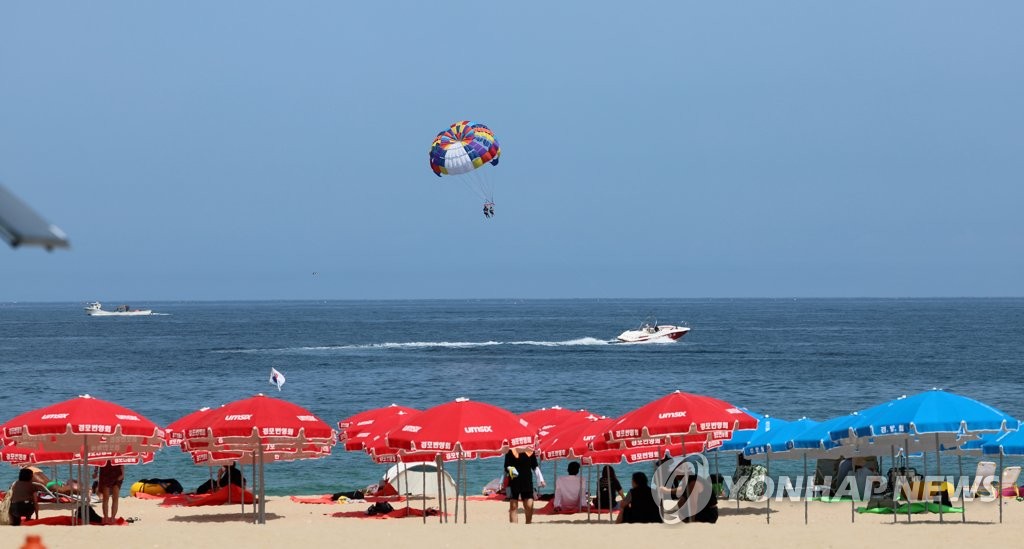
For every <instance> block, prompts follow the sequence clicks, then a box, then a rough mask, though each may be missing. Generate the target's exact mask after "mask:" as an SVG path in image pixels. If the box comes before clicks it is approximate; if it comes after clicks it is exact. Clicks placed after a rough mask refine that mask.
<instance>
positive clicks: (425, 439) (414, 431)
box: [386, 398, 536, 453]
mask: <svg viewBox="0 0 1024 549" xmlns="http://www.w3.org/2000/svg"><path fill="white" fill-rule="evenodd" d="M535 442H536V432H535V430H534V429H533V428H532V427H531V426H530V424H529V423H527V422H526V421H524V420H522V419H520V418H519V417H518V416H516V415H515V414H513V413H512V412H509V411H508V410H505V409H503V408H499V407H497V406H494V405H491V404H486V403H483V402H474V401H470V400H468V399H463V398H460V399H457V400H455V401H454V402H448V403H445V404H441V405H438V406H434V407H433V408H430V409H429V410H426V411H424V412H422V413H420V414H419V415H417V416H415V417H413V418H412V419H410V420H409V421H408V422H406V423H405V424H403V425H401V426H400V427H396V428H395V429H394V430H392V431H391V432H389V433H388V434H387V437H386V443H387V445H388V446H389V447H391V448H395V449H397V450H402V451H405V452H435V453H443V452H459V451H463V452H474V451H485V452H487V451H489V452H496V451H501V450H505V449H507V448H511V447H524V446H533V445H534V443H535Z"/></svg>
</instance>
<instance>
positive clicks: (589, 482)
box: [587, 464, 594, 522]
mask: <svg viewBox="0 0 1024 549" xmlns="http://www.w3.org/2000/svg"><path fill="white" fill-rule="evenodd" d="M593 472H594V466H593V465H592V464H591V465H587V522H590V487H591V486H593V482H592V480H593V479H592V473H593Z"/></svg>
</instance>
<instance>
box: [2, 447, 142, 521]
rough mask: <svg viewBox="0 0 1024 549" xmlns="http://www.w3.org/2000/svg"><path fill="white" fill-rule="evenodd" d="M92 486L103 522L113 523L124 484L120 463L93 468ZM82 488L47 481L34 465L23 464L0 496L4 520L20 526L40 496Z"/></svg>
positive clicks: (74, 483)
mask: <svg viewBox="0 0 1024 549" xmlns="http://www.w3.org/2000/svg"><path fill="white" fill-rule="evenodd" d="M92 477H93V479H94V484H93V487H94V488H93V489H94V491H95V492H97V493H99V494H100V497H101V499H102V508H103V516H102V518H101V520H102V522H103V524H113V523H114V522H115V521H116V520H117V503H118V500H119V499H120V497H121V485H122V484H123V483H124V466H122V465H114V464H112V463H110V462H109V461H108V462H107V463H106V464H105V465H103V466H101V467H96V468H95V469H94V470H93V473H92ZM81 493H82V490H81V486H80V485H79V483H78V481H76V480H69V481H68V482H67V483H64V482H61V481H58V480H51V479H50V478H49V477H47V476H46V474H45V473H43V471H42V470H41V469H39V468H37V467H25V468H23V469H21V470H19V471H18V480H16V481H14V484H12V485H11V488H10V490H8V491H7V494H6V495H5V496H4V502H3V504H4V506H6V507H7V519H8V521H9V522H10V524H11V525H13V526H20V525H21V523H22V521H24V520H27V519H30V518H32V517H33V516H35V514H36V511H37V507H36V504H37V502H38V501H39V497H40V496H46V495H51V494H52V495H57V496H79V495H81Z"/></svg>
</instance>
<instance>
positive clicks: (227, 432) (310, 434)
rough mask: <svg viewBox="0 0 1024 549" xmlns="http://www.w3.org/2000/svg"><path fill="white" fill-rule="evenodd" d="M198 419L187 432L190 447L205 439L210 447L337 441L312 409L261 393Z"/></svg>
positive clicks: (329, 427) (331, 431) (196, 445)
mask: <svg viewBox="0 0 1024 549" xmlns="http://www.w3.org/2000/svg"><path fill="white" fill-rule="evenodd" d="M186 417H187V416H186ZM182 419H184V418H182ZM195 419H196V422H197V425H194V426H192V427H190V428H188V429H187V431H186V432H185V433H184V440H185V441H186V442H187V443H188V444H189V447H190V448H197V447H201V445H202V444H204V443H205V444H208V445H210V446H212V448H207V449H237V448H232V446H237V445H249V446H251V445H252V444H254V443H257V442H258V443H259V444H260V445H262V446H263V447H264V449H266V447H267V445H270V444H282V445H286V446H287V445H294V444H317V445H325V446H328V447H330V446H333V445H334V441H335V436H334V429H332V428H331V426H330V425H328V424H327V423H326V422H325V421H323V420H322V419H320V418H318V417H316V415H314V414H313V413H312V412H310V411H309V410H307V409H305V408H303V407H301V406H299V405H297V404H292V403H291V402H288V401H286V400H281V399H278V398H271V397H268V396H265V395H262V394H260V395H256V396H254V397H250V398H247V399H243V400H238V401H235V402H232V403H230V404H226V405H224V406H221V407H220V408H214V409H211V410H209V411H207V412H206V413H204V414H202V415H201V416H198V417H197V418H195ZM180 421H181V420H179V422H180ZM179 422H175V423H179ZM179 425H180V424H179Z"/></svg>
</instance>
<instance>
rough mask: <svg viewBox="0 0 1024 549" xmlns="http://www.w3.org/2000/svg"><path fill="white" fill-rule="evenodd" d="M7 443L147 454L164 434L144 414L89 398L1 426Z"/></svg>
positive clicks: (33, 446)
mask: <svg viewBox="0 0 1024 549" xmlns="http://www.w3.org/2000/svg"><path fill="white" fill-rule="evenodd" d="M0 436H2V437H3V438H4V440H5V442H8V443H13V444H16V445H18V446H21V447H22V448H38V449H41V450H47V451H72V452H74V451H80V450H81V449H82V447H83V445H85V444H86V443H87V444H88V446H89V448H91V449H93V450H95V451H106V452H146V451H154V450H158V449H159V448H160V447H161V446H163V432H162V431H161V430H160V428H159V427H157V425H156V424H155V423H153V422H152V421H150V420H148V419H146V418H145V417H144V416H142V414H139V413H137V412H135V411H132V410H129V409H128V408H125V407H124V406H120V405H118V404H114V403H113V402H107V401H106V400H101V399H98V398H93V397H91V396H89V395H85V396H79V397H76V398H72V399H70V400H66V401H64V402H59V403H57V404H52V405H50V406H46V407H43V408H39V409H37V410H32V411H31V412H26V413H24V414H21V415H19V416H17V417H15V418H13V419H11V420H9V421H7V422H6V423H4V424H3V425H2V426H0Z"/></svg>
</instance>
